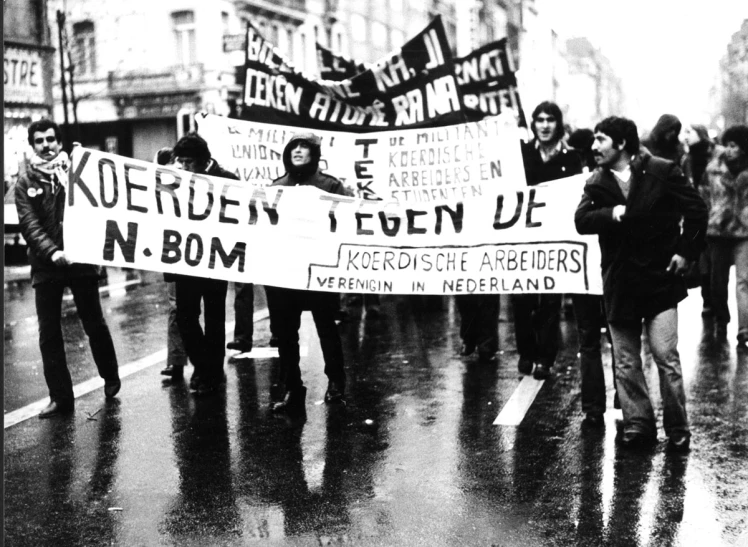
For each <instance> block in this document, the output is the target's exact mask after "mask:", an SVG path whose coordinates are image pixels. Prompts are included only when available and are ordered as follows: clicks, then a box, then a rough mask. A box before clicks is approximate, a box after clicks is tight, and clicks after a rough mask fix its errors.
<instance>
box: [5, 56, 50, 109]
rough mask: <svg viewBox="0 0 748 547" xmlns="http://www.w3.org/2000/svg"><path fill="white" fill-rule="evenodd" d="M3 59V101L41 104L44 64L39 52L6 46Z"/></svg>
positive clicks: (42, 99)
mask: <svg viewBox="0 0 748 547" xmlns="http://www.w3.org/2000/svg"><path fill="white" fill-rule="evenodd" d="M3 61H4V65H5V79H4V92H5V102H6V103H36V104H43V103H44V101H45V97H44V95H45V93H44V69H43V66H44V64H43V61H42V56H41V54H40V53H39V52H38V51H34V50H30V49H21V48H16V47H11V46H7V47H6V49H5V57H4V59H3Z"/></svg>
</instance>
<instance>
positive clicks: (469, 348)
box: [460, 342, 475, 357]
mask: <svg viewBox="0 0 748 547" xmlns="http://www.w3.org/2000/svg"><path fill="white" fill-rule="evenodd" d="M474 351H475V344H473V343H471V342H463V344H462V347H461V348H460V355H462V356H463V357H467V356H468V355H472V354H473V352H474Z"/></svg>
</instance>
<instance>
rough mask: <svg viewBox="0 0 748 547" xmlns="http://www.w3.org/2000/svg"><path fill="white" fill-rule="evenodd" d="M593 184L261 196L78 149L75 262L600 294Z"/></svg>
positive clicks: (298, 190) (410, 289)
mask: <svg viewBox="0 0 748 547" xmlns="http://www.w3.org/2000/svg"><path fill="white" fill-rule="evenodd" d="M583 186H584V177H583V176H579V177H571V178H568V179H563V180H561V181H555V182H554V183H551V184H549V185H548V186H537V187H533V188H527V187H523V186H521V185H516V186H515V187H514V188H509V187H502V186H501V185H497V184H487V185H484V188H483V190H482V194H481V196H480V197H479V198H472V197H466V198H460V199H450V200H435V201H433V202H429V203H424V204H404V205H398V204H395V203H394V202H389V203H385V202H381V201H369V200H361V199H356V198H353V197H346V196H339V195H333V194H328V193H325V192H322V191H320V190H318V189H316V188H310V187H260V186H252V185H250V184H247V183H246V182H243V181H234V180H228V179H223V178H214V177H209V176H205V175H199V174H192V173H189V172H186V171H180V170H177V169H174V168H172V167H169V166H159V165H156V164H153V163H148V162H142V161H137V160H132V159H129V158H124V157H121V156H116V155H113V154H106V153H103V152H100V151H96V150H88V149H85V148H80V147H76V148H75V149H74V151H73V155H72V168H71V174H70V181H69V184H68V196H67V198H68V199H67V202H66V211H65V222H64V244H65V252H66V254H67V255H68V257H69V258H70V259H71V260H73V261H75V262H84V263H90V264H100V265H104V266H119V267H128V268H136V269H143V270H152V271H159V272H170V273H175V274H185V275H192V276H199V277H209V278H215V279H224V280H229V281H240V282H253V283H260V284H263V285H272V286H279V287H288V288H294V289H312V290H318V291H330V292H360V293H365V292H369V293H379V294H495V293H524V292H528V293H539V292H557V293H593V294H600V293H601V289H602V283H601V279H600V254H599V247H598V243H597V239H596V238H595V237H590V236H580V235H579V234H577V232H576V230H575V228H574V220H573V217H574V211H575V210H576V206H577V203H578V201H579V199H580V197H581V194H582V188H583Z"/></svg>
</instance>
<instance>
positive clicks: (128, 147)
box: [15, 0, 601, 160]
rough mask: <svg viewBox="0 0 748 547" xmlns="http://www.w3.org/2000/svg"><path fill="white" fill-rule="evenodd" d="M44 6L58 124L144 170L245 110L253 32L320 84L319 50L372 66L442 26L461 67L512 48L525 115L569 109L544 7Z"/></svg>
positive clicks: (286, 2)
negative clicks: (470, 56)
mask: <svg viewBox="0 0 748 547" xmlns="http://www.w3.org/2000/svg"><path fill="white" fill-rule="evenodd" d="M15 1H20V0H15ZM45 1H46V2H47V4H48V5H47V13H48V14H49V17H50V18H54V17H56V14H57V11H58V10H64V13H63V15H64V24H63V25H61V27H60V30H61V33H62V44H63V48H62V49H63V50H64V51H63V57H64V59H65V60H66V65H65V76H66V80H67V82H66V83H67V85H66V94H65V96H63V93H62V88H61V85H60V75H61V71H60V68H59V66H57V67H56V68H53V70H54V72H55V74H54V82H55V85H54V105H55V106H54V118H55V119H56V120H57V121H58V122H63V120H64V119H65V116H64V111H65V108H66V107H67V112H68V120H69V122H68V124H69V126H70V130H69V131H70V133H71V135H72V138H73V140H76V141H79V142H81V143H82V144H83V145H84V146H87V147H90V148H97V149H101V150H106V151H109V152H113V153H117V154H121V155H124V156H129V157H133V158H136V159H143V160H150V159H152V157H153V154H154V153H155V152H156V151H157V150H158V149H159V148H161V147H163V146H169V145H171V144H173V143H174V142H175V140H176V139H177V138H178V137H179V136H180V135H181V134H182V133H183V132H184V131H185V130H187V129H189V128H190V127H191V125H190V124H191V121H190V120H191V118H190V115H191V113H194V112H198V111H208V112H213V113H216V114H220V115H233V114H234V113H236V112H238V111H239V108H238V107H239V106H240V104H239V103H240V102H241V92H242V87H243V84H244V81H243V80H244V74H243V65H244V52H243V47H244V29H245V27H246V22H247V21H251V22H252V24H253V25H254V26H256V27H257V28H258V30H259V31H260V32H261V33H262V35H263V36H264V37H265V38H266V39H267V40H269V41H271V42H272V43H274V44H275V45H276V47H277V48H278V49H279V51H280V52H281V53H282V54H283V55H285V56H286V57H287V58H288V59H289V60H290V61H291V62H292V63H293V64H294V66H295V67H296V68H297V69H299V70H301V71H303V72H305V73H308V74H310V75H312V76H314V75H316V74H318V70H319V69H318V63H317V56H316V48H315V43H317V42H319V43H320V44H322V45H324V46H326V47H328V48H330V49H332V50H333V51H335V52H337V53H340V54H342V55H345V56H348V57H351V58H353V59H356V60H358V61H360V62H365V63H373V62H376V61H378V60H380V59H382V58H384V57H386V56H387V55H388V54H389V53H390V52H392V51H395V50H397V49H398V48H399V47H401V46H402V45H403V44H404V43H405V42H406V41H407V40H408V39H409V38H411V37H412V36H414V35H415V34H417V33H418V32H420V31H421V30H422V29H423V27H424V26H426V25H427V24H428V23H429V22H430V21H431V19H432V18H433V17H435V16H436V15H441V17H442V20H443V22H444V25H445V28H446V31H447V35H448V39H449V41H450V43H451V44H452V45H453V53H454V54H455V55H456V56H463V55H466V54H467V53H469V52H470V51H472V50H474V49H476V48H478V47H480V46H482V45H484V44H487V43H489V42H492V41H495V40H499V39H502V38H507V39H508V40H509V44H510V47H511V50H512V52H513V54H514V61H515V65H516V66H517V67H518V68H519V73H518V80H519V84H520V94H521V96H522V99H523V103H524V106H525V109H532V108H533V107H534V104H536V103H537V102H540V101H542V100H546V99H550V100H556V101H558V102H559V104H560V105H561V106H562V108H564V109H565V110H566V109H568V105H565V104H563V102H564V101H563V100H562V99H564V95H563V93H562V91H561V90H562V89H563V88H564V87H565V86H566V85H568V81H569V79H568V72H569V71H568V66H567V65H568V63H567V60H566V59H565V57H564V55H563V53H564V51H563V50H564V48H563V47H561V46H562V43H563V41H562V40H560V39H559V37H558V36H557V35H556V34H555V33H554V32H553V30H552V25H551V24H550V22H549V21H547V20H546V19H547V18H546V17H544V12H543V0H215V1H211V2H195V1H194V0H160V1H159V2H149V1H147V0H130V1H129V2H126V3H111V2H99V1H97V0H45ZM50 20H53V19H50ZM59 37H60V34H59V33H58V29H57V28H55V29H54V30H53V32H52V40H53V41H57V40H58V39H59ZM596 100H597V101H598V102H599V101H600V100H601V99H600V98H599V96H598V97H597V99H596Z"/></svg>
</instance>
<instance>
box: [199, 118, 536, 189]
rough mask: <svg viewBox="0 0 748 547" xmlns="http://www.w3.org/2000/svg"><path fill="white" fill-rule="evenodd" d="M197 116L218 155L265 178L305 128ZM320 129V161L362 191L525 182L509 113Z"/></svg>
mask: <svg viewBox="0 0 748 547" xmlns="http://www.w3.org/2000/svg"><path fill="white" fill-rule="evenodd" d="M197 124H198V132H199V133H200V135H201V136H202V137H203V138H204V139H205V140H206V141H208V144H209V146H210V151H211V154H212V155H213V157H214V158H215V159H216V161H218V163H219V164H221V166H222V167H224V168H225V169H228V170H229V171H232V172H234V173H236V175H237V176H239V178H240V179H242V180H244V181H249V182H251V183H252V184H255V185H259V186H266V185H268V184H270V183H271V182H272V181H273V180H274V179H276V178H278V177H280V176H282V175H283V173H284V172H285V169H284V168H283V161H282V154H283V148H284V147H285V145H286V143H287V142H288V141H289V140H290V138H291V136H292V135H293V134H294V133H298V132H301V131H307V130H305V129H300V128H297V127H289V126H284V125H271V124H262V123H256V122H249V121H242V120H234V119H229V118H224V117H221V116H214V115H211V114H200V115H198V117H197ZM314 133H315V134H316V135H318V136H319V137H320V138H321V139H322V160H321V162H320V167H321V169H322V170H323V171H324V172H325V173H328V174H330V175H332V176H334V177H336V178H338V179H340V180H341V181H343V183H344V184H345V185H346V186H347V187H349V188H351V189H353V190H354V191H355V193H356V197H360V198H362V199H368V200H383V201H392V200H394V201H397V202H398V203H437V202H440V201H445V200H455V199H467V198H471V197H479V196H481V195H483V194H482V187H483V186H484V185H486V184H487V183H501V184H502V185H504V186H508V185H510V184H511V185H512V186H516V185H517V184H521V185H524V184H525V171H524V166H523V164H522V152H521V150H520V144H519V142H520V137H519V130H518V129H517V123H516V121H515V119H514V117H513V116H511V115H502V116H494V117H489V118H486V119H484V120H481V121H479V122H472V123H464V124H458V125H450V126H445V127H437V128H431V129H402V130H398V131H382V132H377V133H349V132H343V131H320V130H314Z"/></svg>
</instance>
